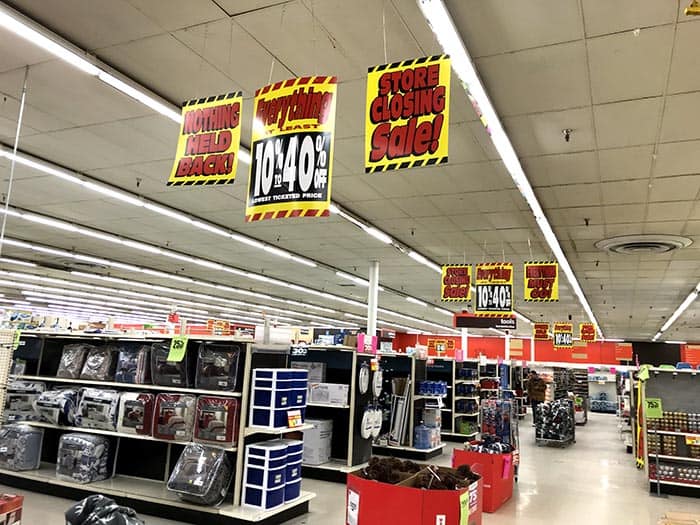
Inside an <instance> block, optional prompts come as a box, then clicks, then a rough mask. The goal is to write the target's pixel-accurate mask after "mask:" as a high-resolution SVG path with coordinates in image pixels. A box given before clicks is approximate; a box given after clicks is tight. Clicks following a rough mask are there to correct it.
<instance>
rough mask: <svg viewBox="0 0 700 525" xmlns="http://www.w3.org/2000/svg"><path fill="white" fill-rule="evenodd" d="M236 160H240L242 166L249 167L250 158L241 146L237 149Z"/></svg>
mask: <svg viewBox="0 0 700 525" xmlns="http://www.w3.org/2000/svg"><path fill="white" fill-rule="evenodd" d="M238 160H240V161H241V162H242V163H244V164H248V165H250V162H251V161H252V158H251V156H250V151H248V150H247V149H245V148H243V147H242V146H241V147H240V148H239V149H238Z"/></svg>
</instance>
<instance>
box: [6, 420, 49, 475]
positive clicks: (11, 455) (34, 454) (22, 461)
mask: <svg viewBox="0 0 700 525" xmlns="http://www.w3.org/2000/svg"><path fill="white" fill-rule="evenodd" d="M43 439H44V429H43V428H35V427H30V426H29V425H5V426H4V427H2V428H1V429H0V468H4V469H7V470H34V469H38V468H39V464H40V463H41V443H42V441H43Z"/></svg>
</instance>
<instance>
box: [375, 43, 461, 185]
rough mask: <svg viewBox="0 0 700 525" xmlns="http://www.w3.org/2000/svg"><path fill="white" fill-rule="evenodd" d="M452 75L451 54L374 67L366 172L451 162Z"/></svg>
mask: <svg viewBox="0 0 700 525" xmlns="http://www.w3.org/2000/svg"><path fill="white" fill-rule="evenodd" d="M451 72H452V69H451V65H450V58H449V56H447V55H435V56H431V57H423V58H416V59H413V60H404V61H403V62H394V63H393V64H382V65H380V66H374V67H370V68H369V70H368V72H367V113H366V115H365V117H366V121H365V173H376V172H379V171H389V170H397V169H404V168H413V167H417V166H431V165H434V164H443V163H445V162H447V150H448V148H447V142H448V133H449V125H450V75H451Z"/></svg>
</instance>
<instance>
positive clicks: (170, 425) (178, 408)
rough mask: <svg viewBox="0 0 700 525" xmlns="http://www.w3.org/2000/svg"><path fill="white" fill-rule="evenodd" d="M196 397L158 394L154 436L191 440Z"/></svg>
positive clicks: (174, 439) (154, 416) (154, 417)
mask: <svg viewBox="0 0 700 525" xmlns="http://www.w3.org/2000/svg"><path fill="white" fill-rule="evenodd" d="M195 405H196V399H195V397H194V396H188V395H184V394H158V396H157V397H156V405H155V410H154V414H153V437H155V438H158V439H172V440H173V441H191V440H192V431H193V428H194V415H195Z"/></svg>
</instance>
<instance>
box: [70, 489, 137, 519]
mask: <svg viewBox="0 0 700 525" xmlns="http://www.w3.org/2000/svg"><path fill="white" fill-rule="evenodd" d="M66 525H145V523H144V522H143V520H141V519H139V517H138V516H137V515H136V512H135V511H134V509H130V508H129V507H122V506H120V505H117V503H116V502H115V501H114V500H113V499H110V498H108V497H106V496H103V495H102V494H93V495H92V496H88V497H87V498H85V499H83V500H80V501H79V502H78V503H75V504H74V505H73V506H72V507H71V508H69V509H68V510H67V511H66Z"/></svg>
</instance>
